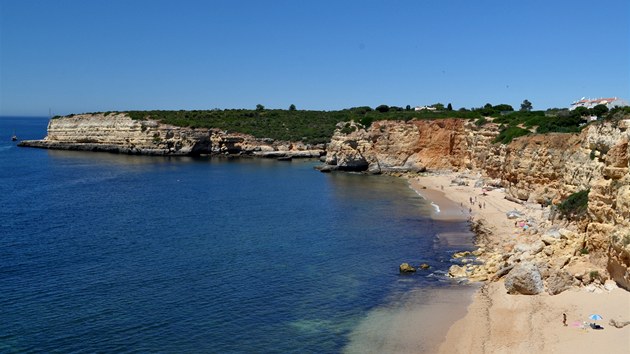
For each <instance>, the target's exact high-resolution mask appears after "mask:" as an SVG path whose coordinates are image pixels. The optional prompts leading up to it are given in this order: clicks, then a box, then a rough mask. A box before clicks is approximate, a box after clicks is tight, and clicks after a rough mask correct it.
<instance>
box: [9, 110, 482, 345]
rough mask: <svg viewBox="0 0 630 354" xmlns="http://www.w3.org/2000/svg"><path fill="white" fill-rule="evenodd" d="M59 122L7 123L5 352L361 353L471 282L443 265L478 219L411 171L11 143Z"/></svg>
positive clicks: (18, 120)
mask: <svg viewBox="0 0 630 354" xmlns="http://www.w3.org/2000/svg"><path fill="white" fill-rule="evenodd" d="M47 122H48V120H47V119H45V118H15V117H14V118H11V117H2V118H0V203H1V205H2V208H1V209H0V210H1V211H0V352H3V353H30V352H33V353H35V352H63V353H68V352H72V353H75V352H76V353H81V352H103V353H112V352H116V353H120V352H128V353H137V352H164V353H338V352H353V351H357V350H355V349H352V348H366V347H370V348H378V347H374V346H371V345H366V343H363V344H361V343H357V341H368V342H369V341H374V342H379V343H380V342H382V341H384V339H382V338H381V335H380V334H379V331H381V330H382V333H384V332H386V331H385V330H384V329H381V328H379V323H382V322H380V321H381V320H376V321H374V319H375V317H379V316H378V314H382V313H383V311H385V312H387V311H389V310H391V309H395V310H396V311H400V310H401V309H405V308H406V306H411V305H410V304H413V306H416V305H417V306H426V304H427V303H429V302H430V299H428V298H423V297H422V294H431V293H432V292H434V291H436V290H438V291H439V290H440V289H442V290H444V289H454V291H457V290H456V289H461V287H462V285H460V284H457V283H455V282H453V281H451V280H449V279H447V278H446V277H445V276H444V274H445V272H446V271H447V270H448V267H449V266H450V265H451V261H450V256H451V254H452V253H453V252H455V251H459V250H462V249H466V247H468V248H467V249H470V248H472V247H471V245H470V242H471V241H472V240H469V241H463V242H462V243H461V244H460V245H458V246H457V247H454V246H453V245H452V244H448V243H445V242H442V241H441V240H440V238H439V237H438V235H439V234H440V233H444V232H466V231H467V225H465V224H464V223H453V222H445V221H439V220H433V219H431V218H430V217H429V214H430V213H431V210H432V208H433V207H432V206H431V204H430V203H429V202H427V201H425V200H424V199H422V198H421V197H420V196H418V195H417V194H416V193H415V192H414V191H413V190H411V189H410V188H409V186H408V184H407V182H406V181H404V180H403V179H400V178H394V177H387V176H367V175H361V174H351V173H331V174H324V173H320V172H318V171H316V170H314V169H313V167H314V166H315V165H317V164H318V161H314V160H293V161H290V162H286V161H276V160H265V159H248V158H242V159H225V158H211V157H199V158H192V157H149V156H128V155H116V154H108V153H90V152H76V151H54V150H41V149H33V148H20V147H17V146H16V143H15V142H12V141H10V136H11V134H12V133H13V132H15V134H16V135H17V136H18V138H19V139H20V140H22V139H41V138H43V137H44V136H45V135H46V126H47ZM402 262H409V263H411V264H415V265H418V264H420V263H427V264H429V265H431V268H430V269H429V270H422V271H419V272H417V273H415V274H412V275H400V274H399V273H398V265H399V264H400V263H402ZM418 294H419V295H418ZM416 295H417V296H416ZM380 318H381V319H382V316H381V317H380ZM421 320H422V321H427V323H429V322H430V321H431V320H432V319H421ZM370 323H371V324H370ZM385 325H387V324H385ZM372 332H375V333H374V334H371V333H372ZM419 332H421V331H420V330H419ZM419 336H420V338H421V334H419ZM370 338H371V339H370ZM375 338H376V339H375ZM420 341H421V340H420ZM420 345H421V344H420ZM374 350H375V351H377V349H374ZM360 351H364V350H360Z"/></svg>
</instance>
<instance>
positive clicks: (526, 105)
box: [521, 100, 533, 112]
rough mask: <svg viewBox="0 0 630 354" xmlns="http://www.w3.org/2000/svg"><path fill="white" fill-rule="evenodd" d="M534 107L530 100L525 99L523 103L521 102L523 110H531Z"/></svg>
mask: <svg viewBox="0 0 630 354" xmlns="http://www.w3.org/2000/svg"><path fill="white" fill-rule="evenodd" d="M532 108H533V106H532V103H531V102H529V101H528V100H523V103H521V112H529V111H531V110H532Z"/></svg>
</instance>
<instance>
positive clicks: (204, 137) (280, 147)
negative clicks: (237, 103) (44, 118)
mask: <svg viewBox="0 0 630 354" xmlns="http://www.w3.org/2000/svg"><path fill="white" fill-rule="evenodd" d="M20 145H21V146H30V147H42V148H51V149H65V150H87V151H107V152H117V153H126V154H144V155H198V154H241V155H254V156H261V157H286V156H289V157H319V156H321V155H322V154H323V153H324V146H323V145H319V146H310V145H305V144H302V143H291V142H280V141H274V140H272V139H264V138H263V139H259V138H255V137H253V136H251V135H247V134H240V133H229V132H226V131H223V130H220V129H200V128H197V129H193V128H187V127H177V126H173V125H168V124H162V123H160V122H158V121H155V120H150V119H147V120H133V119H131V118H130V117H129V116H128V115H126V114H125V113H113V114H104V113H99V114H80V115H74V116H69V117H62V118H57V119H51V120H50V122H49V123H48V135H47V136H46V138H45V139H43V140H31V141H23V142H21V143H20Z"/></svg>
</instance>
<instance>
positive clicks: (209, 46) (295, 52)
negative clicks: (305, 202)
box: [0, 0, 630, 116]
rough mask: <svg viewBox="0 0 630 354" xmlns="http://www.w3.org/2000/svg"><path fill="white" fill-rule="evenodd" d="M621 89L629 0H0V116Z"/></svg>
mask: <svg viewBox="0 0 630 354" xmlns="http://www.w3.org/2000/svg"><path fill="white" fill-rule="evenodd" d="M583 96H585V97H593V98H595V97H608V96H619V97H622V98H624V99H626V100H630V1H628V0H610V1H606V2H596V1H583V0H557V1H554V0H510V1H506V0H477V1H470V0H458V1H455V0H382V1H370V0H360V1H359V0H357V1H351V0H346V1H343V0H334V1H333V0H331V1H328V0H319V1H306V0H304V1H299V0H251V1H240V0H206V1H202V0H199V1H192V0H107V1H97V0H39V1H35V0H0V115H38V116H47V115H48V112H49V109H51V110H52V113H53V114H60V115H63V114H69V113H81V112H94V111H116V110H119V111H120V110H141V109H212V108H251V109H253V108H255V106H256V104H259V103H260V104H263V105H264V106H265V107H267V108H285V109H286V108H288V107H289V105H290V104H295V105H296V106H297V108H298V109H317V110H333V109H341V108H348V107H353V106H362V105H367V106H371V107H376V106H377V105H380V104H388V105H396V106H406V105H408V104H409V105H412V106H416V105H425V104H433V103H437V102H441V103H444V104H447V103H452V105H453V107H454V108H455V109H458V108H460V107H467V108H471V107H480V106H482V105H484V104H485V103H492V104H499V103H507V104H511V105H513V106H514V107H515V108H519V107H520V103H521V102H522V101H523V100H524V99H528V100H529V101H531V102H532V103H533V106H534V109H546V108H551V107H568V105H569V104H570V103H571V102H572V101H574V100H576V99H579V98H581V97H583Z"/></svg>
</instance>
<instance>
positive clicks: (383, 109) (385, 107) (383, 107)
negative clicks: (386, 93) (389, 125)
mask: <svg viewBox="0 0 630 354" xmlns="http://www.w3.org/2000/svg"><path fill="white" fill-rule="evenodd" d="M375 109H376V110H377V111H379V112H381V113H387V112H389V106H388V105H386V104H382V105H380V106H378V107H376V108H375Z"/></svg>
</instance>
